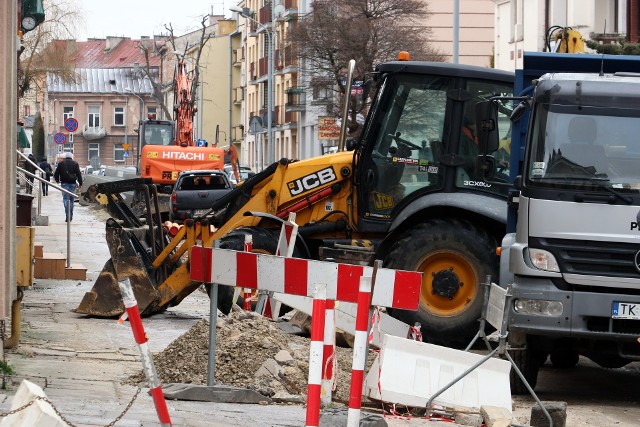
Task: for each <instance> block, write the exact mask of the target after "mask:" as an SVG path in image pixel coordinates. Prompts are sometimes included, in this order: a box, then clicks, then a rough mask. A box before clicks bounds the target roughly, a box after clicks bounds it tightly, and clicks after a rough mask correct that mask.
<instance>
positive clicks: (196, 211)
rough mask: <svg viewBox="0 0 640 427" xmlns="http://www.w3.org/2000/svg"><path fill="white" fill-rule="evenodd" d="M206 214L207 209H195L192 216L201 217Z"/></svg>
mask: <svg viewBox="0 0 640 427" xmlns="http://www.w3.org/2000/svg"><path fill="white" fill-rule="evenodd" d="M207 212H209V209H196V210H195V211H194V212H193V216H202V215H204V214H206V213H207Z"/></svg>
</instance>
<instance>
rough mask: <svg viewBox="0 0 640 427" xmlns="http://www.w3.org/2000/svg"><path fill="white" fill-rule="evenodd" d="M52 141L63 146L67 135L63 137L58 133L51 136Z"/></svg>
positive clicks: (62, 134)
mask: <svg viewBox="0 0 640 427" xmlns="http://www.w3.org/2000/svg"><path fill="white" fill-rule="evenodd" d="M53 140H54V141H55V143H56V144H60V145H62V144H64V143H65V142H67V135H65V134H64V133H62V132H58V133H56V134H55V135H53Z"/></svg>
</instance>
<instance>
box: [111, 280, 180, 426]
mask: <svg viewBox="0 0 640 427" xmlns="http://www.w3.org/2000/svg"><path fill="white" fill-rule="evenodd" d="M118 285H119V286H120V294H121V295H122V300H123V302H124V307H125V308H126V312H127V315H128V318H129V324H131V330H132V331H133V337H134V338H135V340H136V343H137V344H138V348H139V350H140V361H141V362H142V370H143V371H144V374H145V376H146V377H147V382H148V384H149V393H150V394H151V397H152V398H153V403H154V405H155V407H156V412H157V414H158V418H159V419H160V424H161V425H162V426H171V418H170V417H169V410H168V409H167V402H166V401H165V400H164V394H162V387H161V386H160V378H158V374H157V373H156V368H155V365H154V364H153V357H152V355H151V351H150V350H149V345H148V344H147V342H148V341H149V340H148V339H147V334H146V333H145V331H144V326H142V319H141V318H140V311H139V310H138V302H137V301H136V297H135V295H134V294H133V288H132V287H131V282H130V281H129V278H126V279H124V280H122V281H120V282H118Z"/></svg>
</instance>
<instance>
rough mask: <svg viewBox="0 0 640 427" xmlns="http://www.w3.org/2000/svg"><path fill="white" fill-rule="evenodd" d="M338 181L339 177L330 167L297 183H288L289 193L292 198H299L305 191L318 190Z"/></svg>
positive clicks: (304, 177) (298, 180)
mask: <svg viewBox="0 0 640 427" xmlns="http://www.w3.org/2000/svg"><path fill="white" fill-rule="evenodd" d="M337 179H338V177H337V176H336V173H335V172H334V171H333V168H332V167H331V166H329V167H328V168H325V169H322V170H320V171H317V172H314V173H310V174H309V175H306V176H303V177H302V178H298V179H296V180H295V181H291V182H288V183H287V187H289V192H290V193H291V195H292V196H297V195H298V194H301V193H304V192H305V191H309V190H313V189H314V188H318V187H320V186H321V185H324V184H327V183H329V182H332V181H335V180H337Z"/></svg>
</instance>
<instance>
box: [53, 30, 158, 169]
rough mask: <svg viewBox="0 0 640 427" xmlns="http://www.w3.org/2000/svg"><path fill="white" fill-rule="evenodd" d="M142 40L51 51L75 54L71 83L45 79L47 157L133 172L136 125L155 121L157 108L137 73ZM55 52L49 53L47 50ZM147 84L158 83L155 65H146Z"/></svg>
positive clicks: (62, 44) (69, 43)
mask: <svg viewBox="0 0 640 427" xmlns="http://www.w3.org/2000/svg"><path fill="white" fill-rule="evenodd" d="M141 42H144V40H142V41H141V40H131V39H128V38H123V37H108V38H107V39H89V40H87V41H86V42H76V41H75V40H65V41H56V42H54V44H56V45H57V46H55V48H59V49H70V50H71V51H72V52H74V53H75V55H73V57H74V58H75V78H74V79H73V81H64V80H62V79H61V78H59V77H57V76H56V75H55V74H53V73H48V74H47V76H46V86H45V87H46V91H45V94H44V102H43V107H44V108H43V122H44V126H45V131H46V134H47V135H48V138H47V142H46V152H47V157H49V158H50V159H55V158H57V157H58V156H59V155H60V154H61V153H63V152H67V151H70V152H72V153H73V154H74V157H75V159H76V161H77V162H78V163H79V164H80V166H87V165H92V166H93V167H99V166H100V165H105V166H135V165H136V164H137V156H138V153H139V150H138V135H137V133H136V130H137V128H138V123H139V121H140V120H142V119H144V118H147V117H149V116H151V117H152V118H159V113H160V109H159V104H158V102H157V101H156V100H155V99H153V98H152V97H151V93H152V85H151V82H150V80H149V77H148V76H147V75H146V74H145V73H144V72H143V70H142V69H141V67H145V59H144V55H143V54H142V51H141V49H140V43H141ZM51 48H53V47H51ZM150 72H151V78H154V79H159V78H160V76H159V59H158V58H157V57H155V56H152V57H151V59H150ZM69 118H75V119H76V120H77V122H78V129H77V130H76V131H75V132H69V131H68V130H67V129H66V128H65V121H66V120H67V119H69Z"/></svg>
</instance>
